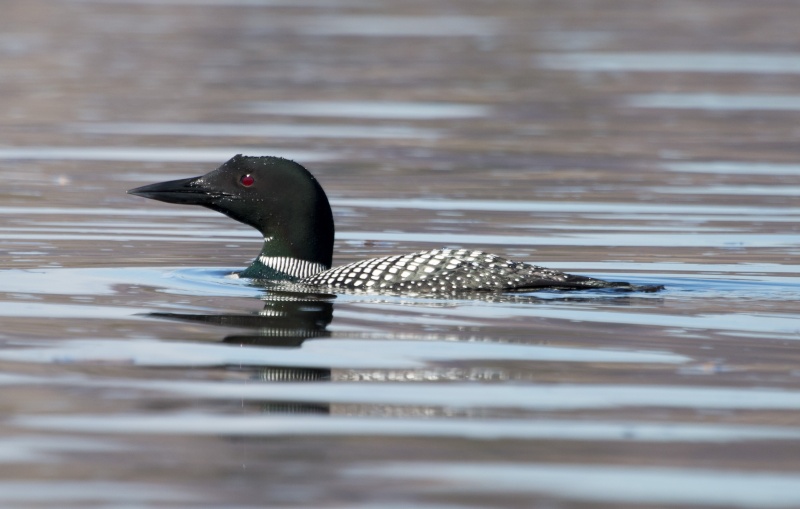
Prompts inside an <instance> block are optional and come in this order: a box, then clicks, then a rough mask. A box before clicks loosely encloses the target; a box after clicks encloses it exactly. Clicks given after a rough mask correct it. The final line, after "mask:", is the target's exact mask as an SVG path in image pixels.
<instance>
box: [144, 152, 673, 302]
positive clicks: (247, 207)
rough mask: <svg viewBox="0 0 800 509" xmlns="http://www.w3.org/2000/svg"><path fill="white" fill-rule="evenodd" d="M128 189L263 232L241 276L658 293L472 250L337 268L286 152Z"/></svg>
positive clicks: (309, 189)
mask: <svg viewBox="0 0 800 509" xmlns="http://www.w3.org/2000/svg"><path fill="white" fill-rule="evenodd" d="M128 193H130V194H135V195H138V196H143V197H145V198H151V199H154V200H159V201H164V202H168V203H179V204H190V205H202V206H204V207H208V208H210V209H212V210H216V211H218V212H221V213H223V214H225V215H227V216H229V217H231V218H233V219H235V220H237V221H239V222H241V223H244V224H247V225H249V226H252V227H254V228H256V229H257V230H259V231H260V232H261V233H262V234H263V235H264V245H263V247H262V249H261V253H260V254H259V256H258V257H257V258H256V259H255V260H254V261H253V263H252V264H251V265H250V266H249V267H247V268H246V269H245V270H243V271H242V272H241V273H239V276H240V277H244V278H252V279H261V280H272V281H285V282H291V283H295V284H299V285H303V286H307V287H314V288H328V289H341V290H366V291H375V292H381V291H385V292H413V293H455V292H464V291H494V292H503V291H505V292H508V291H526V290H535V289H542V288H551V289H560V290H581V289H591V288H609V289H617V290H623V291H657V290H660V289H661V288H662V287H660V286H637V285H631V284H629V283H622V282H610V281H603V280H600V279H594V278H590V277H585V276H577V275H572V274H565V273H563V272H559V271H556V270H551V269H547V268H544V267H539V266H536V265H530V264H526V263H521V262H516V261H512V260H507V259H505V258H502V257H500V256H497V255H494V254H490V253H484V252H482V251H473V250H467V249H434V250H431V251H419V252H416V253H411V254H407V255H397V256H384V257H380V258H370V259H368V260H362V261H358V262H354V263H350V264H347V265H344V266H341V267H337V268H334V269H331V268H330V267H331V261H332V258H333V237H334V226H333V214H332V212H331V207H330V204H329V203H328V198H327V196H326V195H325V192H324V191H323V190H322V187H321V186H320V185H319V182H317V180H316V179H315V178H314V177H313V176H312V175H311V173H309V172H308V170H306V169H305V168H304V167H303V166H301V165H299V164H297V163H295V162H293V161H290V160H288V159H283V158H280V157H269V156H263V157H249V156H242V155H237V156H235V157H233V158H232V159H230V160H229V161H227V162H226V163H224V164H223V165H222V166H220V167H219V168H217V169H216V170H214V171H212V172H210V173H207V174H206V175H203V176H201V177H195V178H188V179H181V180H171V181H168V182H161V183H158V184H151V185H147V186H142V187H138V188H136V189H131V190H130V191H128Z"/></svg>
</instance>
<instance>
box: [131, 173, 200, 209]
mask: <svg viewBox="0 0 800 509" xmlns="http://www.w3.org/2000/svg"><path fill="white" fill-rule="evenodd" d="M128 194H135V195H136V196H141V197H143V198H150V199H151V200H158V201H163V202H167V203H178V204H185V205H205V204H206V203H208V201H209V199H210V198H211V197H212V196H213V193H209V192H208V190H207V189H205V188H204V186H202V184H201V182H200V177H192V178H188V179H180V180H169V181H167V182H159V183H157V184H149V185H146V186H142V187H137V188H136V189H131V190H129V191H128Z"/></svg>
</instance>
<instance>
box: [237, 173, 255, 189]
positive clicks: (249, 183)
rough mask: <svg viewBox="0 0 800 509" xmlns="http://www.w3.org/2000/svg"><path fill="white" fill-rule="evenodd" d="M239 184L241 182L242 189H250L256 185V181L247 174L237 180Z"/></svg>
mask: <svg viewBox="0 0 800 509" xmlns="http://www.w3.org/2000/svg"><path fill="white" fill-rule="evenodd" d="M239 182H241V183H242V185H243V186H244V187H250V186H252V185H253V184H255V183H256V179H254V178H253V176H252V175H250V174H249V173H248V174H247V175H242V178H240V179H239Z"/></svg>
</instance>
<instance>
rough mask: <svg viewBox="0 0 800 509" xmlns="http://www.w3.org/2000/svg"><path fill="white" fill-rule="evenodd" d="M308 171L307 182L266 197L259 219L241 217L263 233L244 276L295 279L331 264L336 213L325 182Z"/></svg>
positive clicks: (243, 272)
mask: <svg viewBox="0 0 800 509" xmlns="http://www.w3.org/2000/svg"><path fill="white" fill-rule="evenodd" d="M303 170H305V169H304V168H303ZM305 172H306V174H307V175H308V177H310V180H307V181H305V184H306V185H304V186H296V187H295V189H294V192H287V193H282V194H281V195H278V196H277V197H276V198H275V199H270V200H266V201H265V202H264V203H263V204H262V207H260V208H261V210H260V212H261V213H260V214H257V216H256V215H253V216H252V217H257V219H258V220H257V221H242V222H247V223H248V224H250V225H251V226H254V227H255V228H257V229H258V230H259V231H260V232H261V233H262V234H263V235H264V244H263V246H262V247H261V252H260V253H259V255H258V257H256V259H255V260H253V262H252V263H251V264H250V266H249V267H247V268H246V269H245V270H244V271H242V272H241V273H240V274H239V275H240V276H241V277H247V278H253V279H270V280H288V281H293V280H296V279H300V278H302V277H306V276H310V275H313V274H316V273H319V272H322V271H323V270H327V269H329V268H330V267H331V261H332V258H333V240H334V225H333V213H332V212H331V207H330V204H329V203H328V198H327V196H326V195H325V192H324V191H323V190H322V186H320V185H319V183H318V182H317V180H316V179H315V178H314V177H313V176H311V174H310V173H308V172H307V170H306V171H305ZM309 182H310V184H311V185H310V186H308V185H307V184H308V183H309ZM304 194H305V195H306V196H303V195H304ZM223 212H224V211H223ZM238 219H240V220H242V218H238Z"/></svg>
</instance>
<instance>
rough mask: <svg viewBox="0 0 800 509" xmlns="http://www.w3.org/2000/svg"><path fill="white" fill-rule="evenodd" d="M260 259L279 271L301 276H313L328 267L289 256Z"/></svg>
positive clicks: (260, 257)
mask: <svg viewBox="0 0 800 509" xmlns="http://www.w3.org/2000/svg"><path fill="white" fill-rule="evenodd" d="M258 261H260V262H261V263H263V264H264V265H266V266H267V267H269V268H271V269H274V270H276V271H278V272H283V273H284V274H289V275H290V276H293V277H299V278H303V277H308V276H313V275H314V274H318V273H320V272H322V271H323V270H326V269H327V267H326V266H324V265H323V264H321V263H316V262H309V261H306V260H298V259H297V258H290V257H288V256H259V257H258Z"/></svg>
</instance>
